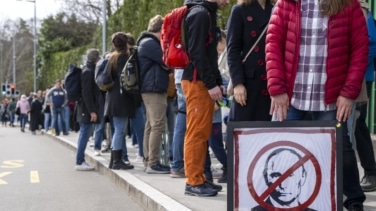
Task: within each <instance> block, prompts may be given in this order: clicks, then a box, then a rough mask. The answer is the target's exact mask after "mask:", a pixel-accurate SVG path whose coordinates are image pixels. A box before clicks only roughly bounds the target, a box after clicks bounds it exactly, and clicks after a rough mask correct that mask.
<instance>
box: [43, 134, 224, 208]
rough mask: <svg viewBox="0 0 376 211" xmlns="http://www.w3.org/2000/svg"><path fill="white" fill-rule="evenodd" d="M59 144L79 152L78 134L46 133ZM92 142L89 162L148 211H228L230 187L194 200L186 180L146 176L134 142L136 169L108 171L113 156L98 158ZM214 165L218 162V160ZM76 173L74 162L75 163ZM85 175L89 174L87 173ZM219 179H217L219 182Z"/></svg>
mask: <svg viewBox="0 0 376 211" xmlns="http://www.w3.org/2000/svg"><path fill="white" fill-rule="evenodd" d="M44 134H45V135H48V136H50V137H52V138H53V139H55V140H57V141H59V142H60V143H62V144H63V145H65V146H67V147H68V148H71V149H72V150H74V151H75V150H76V149H77V140H78V134H79V133H74V132H71V133H70V134H69V135H68V136H53V135H51V134H49V133H44ZM92 144H93V141H89V143H88V146H87V147H86V151H85V153H86V161H87V162H88V163H90V164H92V165H94V166H95V169H96V171H99V172H100V173H101V174H103V175H104V176H106V177H107V178H109V179H110V180H111V181H112V182H114V183H115V184H116V185H118V186H120V187H121V188H122V189H123V190H124V191H125V192H126V194H127V195H129V196H130V197H131V198H132V199H133V200H134V201H135V202H136V203H138V204H140V205H141V206H143V207H144V208H145V210H153V211H154V210H158V211H164V210H170V211H188V210H194V211H226V210H227V207H226V206H227V203H226V201H227V194H226V193H227V184H221V185H222V186H223V190H222V191H221V192H219V193H218V195H217V196H215V197H194V196H187V195H185V194H184V187H185V179H184V178H171V177H170V175H169V174H146V173H145V172H144V166H143V164H142V163H141V162H134V159H135V158H136V153H137V150H138V149H137V148H133V147H132V144H131V141H130V140H127V148H128V157H129V160H130V161H131V163H132V164H133V165H134V166H135V168H134V169H132V170H126V171H125V170H111V169H109V168H108V163H109V160H110V153H102V154H101V156H94V149H93V147H91V146H90V145H92ZM212 162H213V163H214V164H215V163H218V162H217V161H216V159H215V158H214V159H212ZM72 170H74V163H72ZM83 173H85V172H83ZM216 180H217V179H214V182H216Z"/></svg>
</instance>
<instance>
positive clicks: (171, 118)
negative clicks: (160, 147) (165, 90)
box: [166, 100, 176, 161]
mask: <svg viewBox="0 0 376 211" xmlns="http://www.w3.org/2000/svg"><path fill="white" fill-rule="evenodd" d="M166 116H167V129H168V131H167V132H168V158H169V159H170V161H171V160H172V158H173V154H172V140H173V138H174V127H175V119H176V114H175V100H167V111H166Z"/></svg>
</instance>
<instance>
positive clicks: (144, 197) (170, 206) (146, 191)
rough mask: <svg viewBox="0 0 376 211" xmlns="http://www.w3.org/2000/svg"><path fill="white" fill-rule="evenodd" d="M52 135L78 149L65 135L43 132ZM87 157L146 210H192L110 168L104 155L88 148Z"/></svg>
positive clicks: (98, 169)
mask: <svg viewBox="0 0 376 211" xmlns="http://www.w3.org/2000/svg"><path fill="white" fill-rule="evenodd" d="M42 134H45V135H48V136H50V137H52V138H53V139H54V140H57V141H58V142H59V143H61V144H63V145H64V146H66V147H67V148H69V149H71V150H73V151H76V150H77V144H76V143H72V142H70V141H69V140H67V139H65V138H64V137H60V136H53V135H51V134H49V133H42ZM85 158H86V159H87V160H88V161H89V162H90V163H91V164H93V165H94V166H95V169H96V170H97V171H98V172H99V173H100V174H103V175H104V176H106V177H107V178H108V179H110V180H111V181H112V182H113V183H115V184H116V185H117V186H119V187H120V188H121V189H122V190H124V191H125V193H126V194H127V195H128V196H129V197H131V198H132V199H133V200H134V201H135V202H136V203H138V204H139V205H140V206H142V207H143V208H144V209H145V210H156V211H176V210H179V211H191V209H189V208H188V207H186V206H184V205H183V204H181V203H179V202H178V201H176V200H175V199H173V198H171V197H169V196H167V195H166V194H164V193H162V192H160V191H159V190H157V189H155V188H154V187H152V186H150V185H148V184H147V183H145V182H144V181H142V180H140V179H139V178H137V177H135V176H134V175H132V174H131V173H129V172H127V171H122V170H116V171H115V170H112V169H109V168H108V167H107V166H108V161H107V160H106V159H104V158H103V157H97V156H94V153H93V152H91V151H89V150H86V151H85Z"/></svg>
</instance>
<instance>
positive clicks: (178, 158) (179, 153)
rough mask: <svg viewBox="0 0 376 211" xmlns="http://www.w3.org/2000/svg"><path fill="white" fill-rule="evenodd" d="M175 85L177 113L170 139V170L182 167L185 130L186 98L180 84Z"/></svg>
mask: <svg viewBox="0 0 376 211" xmlns="http://www.w3.org/2000/svg"><path fill="white" fill-rule="evenodd" d="M175 86H176V93H177V103H178V113H177V115H176V119H175V128H174V136H173V141H172V162H171V170H172V171H175V172H177V171H179V170H180V169H182V168H184V136H185V131H186V130H187V124H186V119H187V118H186V99H185V96H184V92H183V89H182V88H181V84H180V83H178V84H176V85H175Z"/></svg>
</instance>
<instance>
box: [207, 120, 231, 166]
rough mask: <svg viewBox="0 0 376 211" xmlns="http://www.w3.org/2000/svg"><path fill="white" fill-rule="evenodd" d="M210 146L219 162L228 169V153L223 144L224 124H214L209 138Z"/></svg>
mask: <svg viewBox="0 0 376 211" xmlns="http://www.w3.org/2000/svg"><path fill="white" fill-rule="evenodd" d="M209 146H210V148H211V149H212V150H213V153H214V155H215V157H216V158H217V160H218V161H219V162H220V163H221V164H222V165H223V167H224V168H227V153H226V151H225V146H224V144H223V136H222V123H221V122H218V123H213V128H212V134H211V136H210V138H209Z"/></svg>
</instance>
